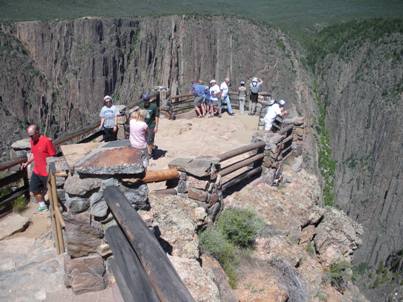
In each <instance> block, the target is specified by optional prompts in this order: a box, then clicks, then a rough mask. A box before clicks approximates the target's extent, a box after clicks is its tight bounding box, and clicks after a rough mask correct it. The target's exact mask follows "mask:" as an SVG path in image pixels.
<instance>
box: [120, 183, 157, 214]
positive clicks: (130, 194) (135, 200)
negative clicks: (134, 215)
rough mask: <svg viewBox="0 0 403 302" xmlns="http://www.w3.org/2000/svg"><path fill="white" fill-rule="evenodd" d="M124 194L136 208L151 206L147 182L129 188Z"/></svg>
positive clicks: (144, 208) (143, 208)
mask: <svg viewBox="0 0 403 302" xmlns="http://www.w3.org/2000/svg"><path fill="white" fill-rule="evenodd" d="M123 194H124V195H125V197H126V198H127V200H128V201H129V203H130V205H131V206H132V207H133V208H135V209H136V210H148V209H149V208H150V203H149V202H148V186H147V184H140V185H138V186H137V187H131V188H127V190H126V191H125V192H124V193H123Z"/></svg>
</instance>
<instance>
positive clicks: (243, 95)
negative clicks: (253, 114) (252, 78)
mask: <svg viewBox="0 0 403 302" xmlns="http://www.w3.org/2000/svg"><path fill="white" fill-rule="evenodd" d="M246 95H247V92H246V87H245V81H241V82H240V83H239V87H238V100H239V111H240V112H241V114H244V112H245V101H246Z"/></svg>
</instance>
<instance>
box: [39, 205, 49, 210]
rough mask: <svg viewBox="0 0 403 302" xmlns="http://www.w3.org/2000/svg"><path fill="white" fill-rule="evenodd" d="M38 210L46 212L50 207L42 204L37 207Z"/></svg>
mask: <svg viewBox="0 0 403 302" xmlns="http://www.w3.org/2000/svg"><path fill="white" fill-rule="evenodd" d="M36 210H37V211H38V212H45V211H47V210H48V208H47V207H46V206H44V205H40V206H39V207H38V208H37V209H36Z"/></svg>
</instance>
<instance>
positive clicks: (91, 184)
mask: <svg viewBox="0 0 403 302" xmlns="http://www.w3.org/2000/svg"><path fill="white" fill-rule="evenodd" d="M101 184H102V181H101V180H100V179H98V178H80V176H79V175H78V174H74V175H70V176H69V177H67V179H66V182H65V183H64V190H65V191H66V193H68V194H70V195H75V196H87V195H88V194H89V193H91V192H92V191H94V190H96V189H98V188H99V187H100V186H101Z"/></svg>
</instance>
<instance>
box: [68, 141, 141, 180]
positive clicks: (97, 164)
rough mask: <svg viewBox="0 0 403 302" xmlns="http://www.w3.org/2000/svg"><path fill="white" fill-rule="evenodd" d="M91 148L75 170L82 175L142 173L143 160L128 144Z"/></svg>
mask: <svg viewBox="0 0 403 302" xmlns="http://www.w3.org/2000/svg"><path fill="white" fill-rule="evenodd" d="M114 144H117V145H118V146H116V147H110V148H107V146H103V147H102V148H98V149H95V150H93V151H92V152H91V153H89V154H88V155H86V156H84V157H83V158H82V159H80V160H79V161H78V162H77V163H76V165H75V171H76V172H78V173H79V174H83V175H105V176H107V175H138V174H142V173H144V167H143V161H142V159H141V154H140V152H139V151H138V150H136V149H134V148H132V147H129V146H119V144H123V143H119V142H116V143H114Z"/></svg>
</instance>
